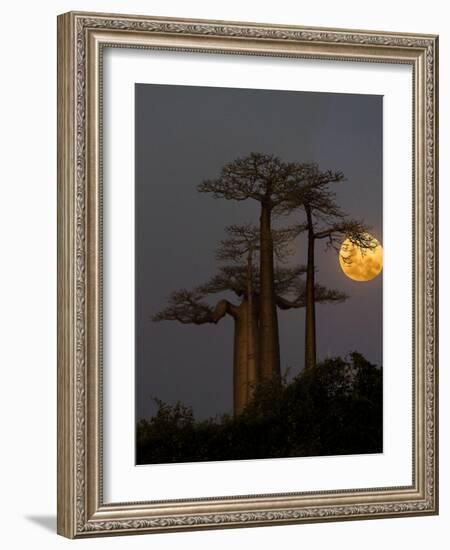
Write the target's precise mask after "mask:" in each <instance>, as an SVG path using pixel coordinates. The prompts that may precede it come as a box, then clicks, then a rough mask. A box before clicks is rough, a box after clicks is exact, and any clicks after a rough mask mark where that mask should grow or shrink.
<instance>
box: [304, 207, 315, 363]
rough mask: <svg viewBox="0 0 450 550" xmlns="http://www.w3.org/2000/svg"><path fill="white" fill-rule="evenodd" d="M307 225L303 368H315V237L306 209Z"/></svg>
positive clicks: (309, 215) (309, 214)
mask: <svg viewBox="0 0 450 550" xmlns="http://www.w3.org/2000/svg"><path fill="white" fill-rule="evenodd" d="M306 219H307V225H308V263H307V266H306V318H305V368H308V369H309V368H312V367H315V366H316V297H315V280H314V279H315V275H314V271H315V265H314V262H315V260H314V247H315V236H314V226H313V223H312V216H311V210H310V209H309V208H306Z"/></svg>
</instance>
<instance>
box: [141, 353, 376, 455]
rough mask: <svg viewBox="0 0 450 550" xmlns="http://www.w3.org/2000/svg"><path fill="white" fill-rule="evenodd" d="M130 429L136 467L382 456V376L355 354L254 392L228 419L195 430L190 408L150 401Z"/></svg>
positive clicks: (262, 385)
mask: <svg viewBox="0 0 450 550" xmlns="http://www.w3.org/2000/svg"><path fill="white" fill-rule="evenodd" d="M157 404H158V411H157V413H156V415H155V416H154V417H153V418H151V419H150V420H149V421H148V420H140V421H139V422H138V424H137V453H136V454H137V463H138V464H158V463H168V462H197V461H212V460H240V459H241V460H243V459H258V458H282V457H302V456H303V457H306V456H325V455H342V454H365V453H380V452H382V450H383V446H382V444H383V432H382V426H383V388H382V369H381V368H379V367H377V366H375V365H373V364H371V363H369V362H368V361H367V360H366V359H365V358H364V357H363V356H362V355H360V354H359V353H356V352H355V353H352V354H350V355H349V357H347V358H345V359H342V358H339V357H337V358H333V359H327V360H325V361H323V362H322V363H320V364H318V365H317V366H316V367H315V368H314V369H310V370H305V371H302V372H301V373H300V374H299V375H298V376H296V377H295V378H294V379H293V380H292V381H291V382H287V380H286V378H285V377H284V378H282V379H273V380H269V381H265V382H264V383H260V384H259V385H258V386H257V387H255V394H254V399H253V400H252V401H251V402H250V403H249V404H248V405H247V407H246V409H245V410H244V411H243V413H242V414H241V415H239V416H237V417H235V418H233V417H230V416H228V415H223V416H221V417H219V418H216V419H209V420H205V421H201V422H197V421H195V419H194V415H193V412H192V408H190V407H186V406H185V405H183V404H182V403H179V402H178V403H176V404H175V405H173V406H172V405H168V404H166V403H163V402H162V401H160V400H157Z"/></svg>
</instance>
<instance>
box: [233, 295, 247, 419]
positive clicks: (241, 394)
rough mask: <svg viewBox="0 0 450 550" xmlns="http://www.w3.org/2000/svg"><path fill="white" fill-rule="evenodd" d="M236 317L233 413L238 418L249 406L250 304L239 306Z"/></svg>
mask: <svg viewBox="0 0 450 550" xmlns="http://www.w3.org/2000/svg"><path fill="white" fill-rule="evenodd" d="M236 309H237V311H236V315H235V316H234V361H233V404H234V406H233V412H234V415H235V416H237V415H239V414H241V413H242V411H243V410H244V408H245V406H246V405H247V401H248V400H247V387H248V302H247V301H243V302H242V304H241V305H240V306H238V307H237V308H236Z"/></svg>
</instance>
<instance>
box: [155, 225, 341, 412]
mask: <svg viewBox="0 0 450 550" xmlns="http://www.w3.org/2000/svg"><path fill="white" fill-rule="evenodd" d="M273 233H274V234H273V242H274V247H275V256H277V254H278V255H280V256H284V255H285V252H286V250H285V247H286V244H287V242H288V241H289V240H290V239H291V238H292V229H285V230H273ZM227 235H228V238H227V239H225V240H223V241H221V244H220V247H219V250H218V253H217V257H218V259H219V260H221V261H231V262H232V264H233V265H223V266H221V267H220V269H219V271H218V273H217V274H216V275H214V276H213V277H211V278H210V279H209V280H208V281H207V282H206V283H205V284H203V285H201V286H198V287H197V288H195V289H194V290H191V291H188V290H185V289H182V290H178V291H176V292H174V293H172V295H171V296H170V297H169V304H168V306H167V307H166V308H165V309H164V310H162V311H161V312H159V313H158V314H156V315H155V316H154V317H153V320H155V321H178V322H181V323H189V324H190V323H193V324H197V325H202V324H206V323H214V324H217V323H219V322H220V321H221V320H222V319H223V318H225V317H226V316H229V317H231V318H232V319H233V322H234V348H233V402H234V413H235V414H236V415H237V414H240V413H241V412H242V411H243V409H244V408H245V406H246V404H247V403H248V402H249V401H250V400H251V398H252V395H253V391H254V388H255V386H256V385H257V383H258V382H259V380H260V378H261V368H260V363H259V361H258V358H259V356H258V350H259V348H260V347H259V331H258V327H259V323H260V314H259V313H260V312H259V300H258V298H259V292H260V280H259V277H260V275H259V270H258V268H257V267H256V266H255V265H254V264H255V263H256V259H257V255H258V253H259V248H260V247H259V232H258V229H257V228H256V227H254V226H251V225H250V224H246V225H244V226H230V227H229V228H227ZM304 273H305V267H303V266H297V267H285V266H280V265H277V266H276V268H275V274H274V287H275V288H274V290H275V300H276V305H277V306H278V307H279V308H280V309H282V310H286V309H293V308H301V307H304V306H305V303H306V301H305V297H306V293H305V284H304V282H302V276H303V275H304ZM230 292H232V293H233V294H234V295H235V296H236V297H237V298H238V301H237V303H236V302H234V301H232V300H230V299H220V300H219V301H218V302H217V303H216V304H215V305H210V304H209V303H208V302H207V301H206V298H207V297H208V296H211V295H215V294H221V293H228V294H229V293H230ZM345 298H346V296H345V295H344V294H342V293H339V292H338V291H334V290H328V289H326V288H325V287H319V286H318V287H317V289H316V299H317V300H318V301H320V302H337V301H342V300H344V299H345Z"/></svg>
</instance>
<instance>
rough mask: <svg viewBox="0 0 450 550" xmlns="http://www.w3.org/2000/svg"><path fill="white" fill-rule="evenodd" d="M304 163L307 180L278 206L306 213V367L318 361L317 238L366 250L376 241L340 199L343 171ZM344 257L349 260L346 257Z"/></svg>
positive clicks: (303, 227) (336, 246)
mask: <svg viewBox="0 0 450 550" xmlns="http://www.w3.org/2000/svg"><path fill="white" fill-rule="evenodd" d="M303 167H304V175H305V177H304V179H303V181H302V182H300V183H299V182H290V190H289V191H286V190H285V197H284V199H285V200H284V201H283V202H282V203H280V205H279V206H278V207H277V211H278V212H282V213H285V214H291V213H292V212H294V211H297V210H299V209H300V210H301V211H302V212H303V213H304V217H305V220H302V222H301V223H300V225H299V231H303V230H304V231H306V232H307V264H306V315H305V367H306V368H311V367H314V366H315V365H316V307H315V306H316V302H317V300H316V297H315V292H316V288H317V286H316V283H315V271H316V267H315V247H316V243H317V241H320V240H325V242H326V245H327V247H329V248H333V249H335V250H339V246H340V242H341V241H342V240H343V238H348V239H349V240H350V241H351V242H352V243H353V244H355V245H357V246H359V247H360V248H361V250H362V251H364V250H367V249H372V248H374V247H375V246H376V243H374V241H373V239H372V238H371V236H370V235H369V234H368V227H367V226H366V225H365V224H364V223H363V222H362V221H360V220H355V219H352V218H350V217H349V216H348V215H347V214H346V213H344V212H343V211H342V210H341V209H340V207H339V206H338V204H337V202H336V195H335V193H334V192H333V191H332V190H331V189H330V185H331V184H333V183H339V182H342V181H344V175H343V173H342V172H333V171H331V170H327V171H321V170H319V168H318V166H317V165H316V164H313V163H310V164H305V165H303ZM344 261H349V260H348V259H345V258H344Z"/></svg>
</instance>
